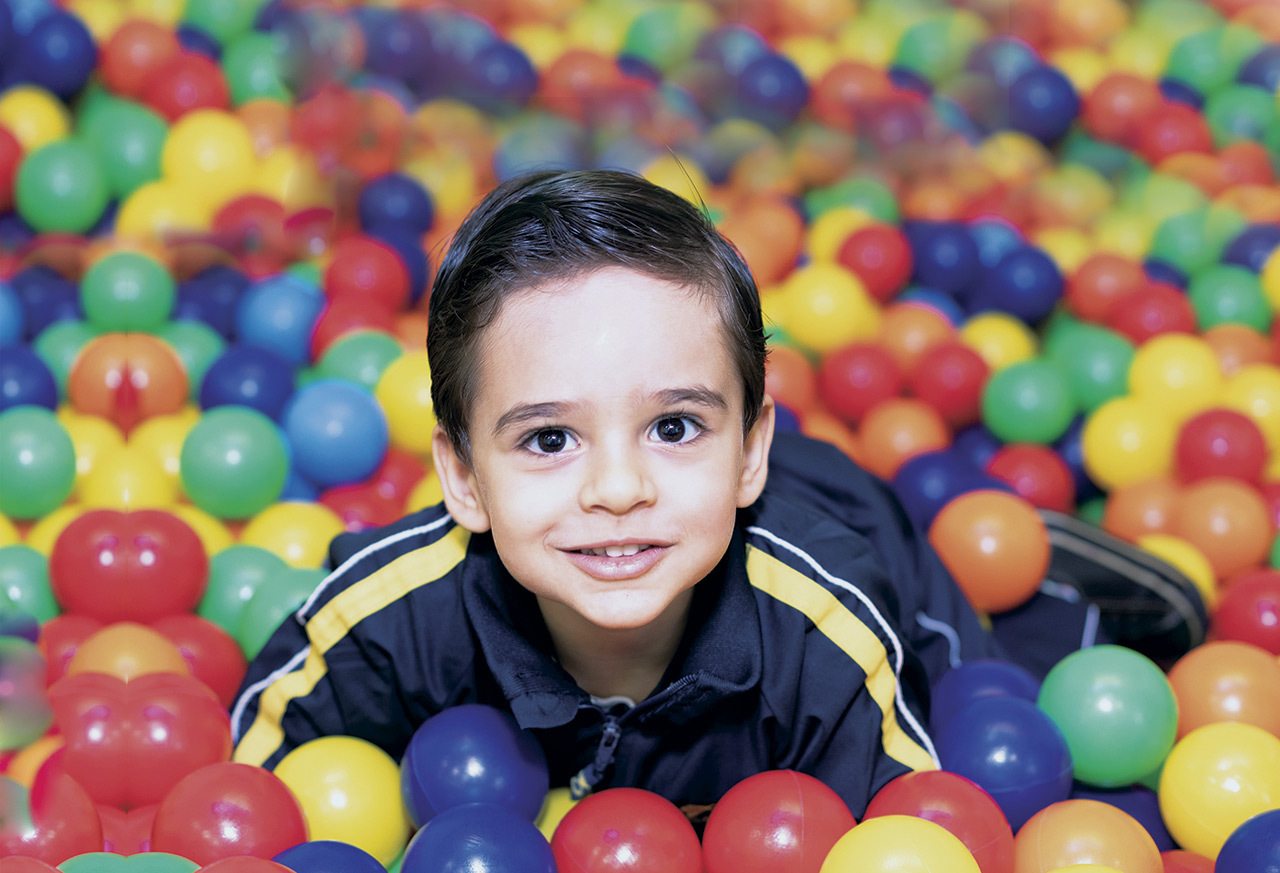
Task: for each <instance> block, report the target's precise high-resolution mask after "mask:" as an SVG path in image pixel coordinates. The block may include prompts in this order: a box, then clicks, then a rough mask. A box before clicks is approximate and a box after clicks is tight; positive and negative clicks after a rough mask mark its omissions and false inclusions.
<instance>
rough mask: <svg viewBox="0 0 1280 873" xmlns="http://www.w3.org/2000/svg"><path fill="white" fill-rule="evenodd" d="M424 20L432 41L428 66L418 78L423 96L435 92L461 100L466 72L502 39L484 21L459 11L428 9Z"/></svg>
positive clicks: (476, 16)
mask: <svg viewBox="0 0 1280 873" xmlns="http://www.w3.org/2000/svg"><path fill="white" fill-rule="evenodd" d="M422 21H423V23H424V24H425V25H426V27H427V32H428V33H429V34H430V37H431V41H430V51H429V52H428V53H427V56H428V57H427V63H426V65H425V66H424V67H423V71H422V73H421V75H419V77H418V84H420V85H421V86H422V88H423V89H424V94H429V93H433V92H434V93H437V94H446V95H449V96H452V97H462V95H463V90H464V89H465V83H466V78H467V70H469V69H470V67H471V65H472V64H473V63H474V62H475V59H476V57H477V56H478V55H479V54H480V52H481V51H483V50H484V49H486V48H488V47H489V46H491V45H493V44H494V43H495V42H498V41H499V40H500V39H501V38H502V37H501V36H499V35H498V31H497V30H496V29H495V28H494V26H493V25H492V24H490V23H489V22H488V21H486V20H485V19H484V18H482V17H480V16H479V15H472V14H469V13H466V12H461V11H458V10H456V9H449V8H446V7H439V8H436V9H429V10H427V11H426V12H424V13H422ZM428 80H434V82H432V81H428Z"/></svg>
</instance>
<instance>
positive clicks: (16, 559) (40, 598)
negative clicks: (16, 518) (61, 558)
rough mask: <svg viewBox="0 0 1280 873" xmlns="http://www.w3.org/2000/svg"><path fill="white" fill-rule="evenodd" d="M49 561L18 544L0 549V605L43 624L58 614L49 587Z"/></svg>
mask: <svg viewBox="0 0 1280 873" xmlns="http://www.w3.org/2000/svg"><path fill="white" fill-rule="evenodd" d="M48 564H49V562H48V559H47V558H46V557H45V556H44V555H42V554H40V553H39V552H37V551H36V550H35V549H33V548H32V547H31V546H29V545H26V544H24V543H20V542H17V540H16V538H15V540H14V541H13V542H10V543H7V544H6V545H0V598H4V599H0V603H5V602H6V600H7V603H8V605H9V607H10V608H13V609H17V610H21V611H22V612H24V613H26V614H27V615H30V616H32V617H34V618H35V619H36V620H37V621H39V622H41V623H43V622H47V621H49V619H51V618H53V617H54V616H56V615H57V614H58V613H59V612H60V610H59V608H58V604H57V601H56V600H55V598H54V596H53V591H52V589H51V588H50V587H49V566H48Z"/></svg>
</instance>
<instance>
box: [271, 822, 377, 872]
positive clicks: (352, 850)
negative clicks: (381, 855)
mask: <svg viewBox="0 0 1280 873" xmlns="http://www.w3.org/2000/svg"><path fill="white" fill-rule="evenodd" d="M308 824H310V819H308ZM271 860H273V861H275V862H276V863H277V864H280V865H281V866H283V867H286V868H288V869H290V870H292V871H294V873H339V871H341V873H385V871H386V870H388V869H390V862H388V863H387V865H385V866H384V865H383V864H381V863H380V862H379V861H378V859H377V858H375V857H373V855H370V854H369V853H368V852H366V851H365V850H364V849H361V848H359V847H358V846H355V845H353V844H351V843H348V842H342V841H339V840H326V839H320V838H316V837H314V835H313V838H312V839H310V840H308V841H307V842H305V843H299V844H298V845H296V846H293V847H291V848H288V849H285V850H284V851H283V852H281V853H280V854H278V855H276V856H275V857H274V858H272V859H271ZM392 860H393V861H394V860H396V859H394V858H393V859H392Z"/></svg>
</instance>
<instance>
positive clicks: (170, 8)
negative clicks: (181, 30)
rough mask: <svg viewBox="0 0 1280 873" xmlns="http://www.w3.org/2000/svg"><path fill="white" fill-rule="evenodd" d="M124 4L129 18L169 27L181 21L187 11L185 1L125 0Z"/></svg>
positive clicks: (197, 0)
mask: <svg viewBox="0 0 1280 873" xmlns="http://www.w3.org/2000/svg"><path fill="white" fill-rule="evenodd" d="M196 2H200V0H196ZM126 3H127V5H128V7H129V17H130V18H145V19H146V20H148V21H154V22H156V23H157V24H165V25H169V26H171V27H174V26H176V25H177V24H178V23H179V22H180V21H182V16H183V14H184V13H185V12H186V11H187V0H126Z"/></svg>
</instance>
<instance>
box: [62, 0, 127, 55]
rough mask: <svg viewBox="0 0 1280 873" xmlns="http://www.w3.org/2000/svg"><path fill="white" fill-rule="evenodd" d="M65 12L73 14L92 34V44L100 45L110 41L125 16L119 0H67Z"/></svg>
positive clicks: (123, 21)
mask: <svg viewBox="0 0 1280 873" xmlns="http://www.w3.org/2000/svg"><path fill="white" fill-rule="evenodd" d="M67 11H69V12H73V13H75V15H76V17H77V18H79V19H80V20H81V21H83V22H84V26H85V27H87V28H88V29H89V33H91V34H93V39H94V42H96V43H98V44H99V45H101V44H102V43H105V42H106V41H107V40H109V39H111V35H112V34H114V33H115V32H116V30H117V29H118V28H119V27H120V25H122V24H124V23H125V20H126V19H127V15H126V14H125V11H124V9H122V8H121V6H120V2H119V0H69V2H68V3H67Z"/></svg>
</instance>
